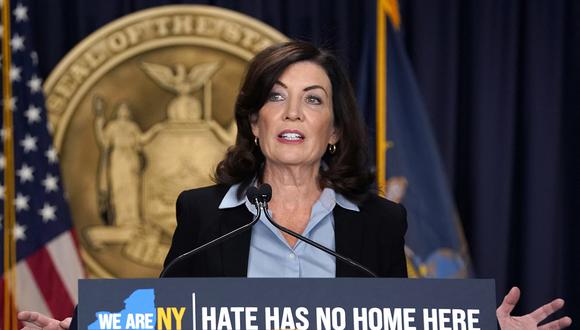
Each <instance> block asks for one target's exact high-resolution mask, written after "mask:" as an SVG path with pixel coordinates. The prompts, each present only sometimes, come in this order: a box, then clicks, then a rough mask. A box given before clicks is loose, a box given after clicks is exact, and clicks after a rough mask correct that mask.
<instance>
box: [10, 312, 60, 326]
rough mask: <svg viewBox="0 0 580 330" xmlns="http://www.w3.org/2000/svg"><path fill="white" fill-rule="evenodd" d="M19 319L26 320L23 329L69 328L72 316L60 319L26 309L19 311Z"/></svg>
mask: <svg viewBox="0 0 580 330" xmlns="http://www.w3.org/2000/svg"><path fill="white" fill-rule="evenodd" d="M18 320H20V321H21V322H24V323H25V324H24V328H22V329H21V330H38V329H42V330H67V329H68V328H69V326H70V321H71V318H70V317H67V318H66V319H64V320H62V321H59V320H55V319H51V318H50V317H48V316H46V315H43V314H40V313H38V312H29V311H24V312H20V313H18Z"/></svg>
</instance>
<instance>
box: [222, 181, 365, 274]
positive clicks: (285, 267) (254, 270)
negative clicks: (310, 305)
mask: <svg viewBox="0 0 580 330" xmlns="http://www.w3.org/2000/svg"><path fill="white" fill-rule="evenodd" d="M238 188H239V185H234V186H232V187H231V188H230V189H229V190H228V192H227V193H226V195H225V196H224V198H223V200H222V201H221V203H220V205H219V208H220V209H225V208H232V207H237V206H240V205H242V204H244V203H245V205H246V207H247V208H248V210H249V211H250V212H251V213H252V214H254V215H255V214H256V208H255V207H254V205H252V204H251V203H250V202H249V201H248V199H247V198H246V197H243V198H241V199H240V198H238V197H237V192H238ZM337 204H338V206H339V207H342V208H345V209H349V210H353V211H357V212H358V211H359V208H358V206H357V205H356V204H354V203H353V202H351V201H349V200H348V199H346V198H345V197H344V196H342V195H341V194H339V193H336V192H335V191H334V190H333V189H330V188H324V190H323V191H322V193H321V194H320V198H319V199H318V201H316V203H314V206H313V207H312V213H311V214H310V220H309V221H308V225H307V226H306V229H305V230H304V233H302V235H303V236H306V237H307V238H309V239H311V240H313V241H315V242H317V243H320V244H322V245H324V246H326V247H328V248H329V249H331V250H335V242H334V216H333V215H332V210H333V209H334V207H335V206H336V205H337ZM270 215H271V213H270ZM274 220H276V219H274ZM335 276H336V260H335V258H334V257H333V256H331V255H329V254H328V253H326V252H324V251H321V250H319V249H317V248H315V247H313V246H310V245H309V244H307V243H305V242H303V241H300V240H298V242H297V243H296V245H295V246H294V247H291V246H290V245H289V244H288V242H287V241H286V239H285V238H284V237H283V236H282V233H281V232H280V231H279V230H278V229H277V228H276V227H274V226H273V225H272V224H271V223H270V222H269V221H268V219H266V217H265V216H264V215H263V214H262V216H261V217H260V221H258V222H257V223H256V224H255V225H254V227H253V228H252V238H251V242H250V255H249V258H248V277H335Z"/></svg>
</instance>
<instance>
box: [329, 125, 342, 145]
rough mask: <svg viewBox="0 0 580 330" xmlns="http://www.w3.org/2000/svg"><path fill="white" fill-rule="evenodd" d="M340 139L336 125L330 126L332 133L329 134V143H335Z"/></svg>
mask: <svg viewBox="0 0 580 330" xmlns="http://www.w3.org/2000/svg"><path fill="white" fill-rule="evenodd" d="M339 139H340V133H339V131H338V129H337V128H336V127H333V128H332V133H331V134H330V139H329V140H328V143H329V144H337V143H338V140H339Z"/></svg>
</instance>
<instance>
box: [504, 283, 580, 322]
mask: <svg viewBox="0 0 580 330" xmlns="http://www.w3.org/2000/svg"><path fill="white" fill-rule="evenodd" d="M518 300H520V289H518V288H517V287H513V288H512V289H511V290H510V292H508V294H507V295H506V296H505V297H504V298H503V302H502V303H501V305H500V306H499V307H498V308H497V310H496V312H495V313H496V315H497V321H498V322H499V327H500V329H502V330H519V329H525V330H528V329H532V330H533V329H539V330H557V329H564V328H567V327H569V326H570V324H572V319H571V318H569V317H567V316H565V317H561V318H559V319H557V320H555V321H552V322H550V323H547V324H544V325H542V326H538V323H540V322H542V321H543V320H545V319H546V318H547V317H548V316H550V315H552V314H553V313H554V312H556V311H558V310H559V309H561V308H562V307H563V306H564V300H562V299H554V300H552V301H551V302H550V303H547V304H545V305H544V306H542V307H540V308H538V309H536V310H535V311H533V312H531V313H529V314H526V315H523V316H511V315H510V313H511V312H512V310H513V309H514V307H515V306H516V304H517V303H518Z"/></svg>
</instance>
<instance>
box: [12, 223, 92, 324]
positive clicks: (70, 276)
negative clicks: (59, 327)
mask: <svg viewBox="0 0 580 330" xmlns="http://www.w3.org/2000/svg"><path fill="white" fill-rule="evenodd" d="M83 277H84V270H83V268H82V263H81V259H80V256H79V253H78V249H77V244H76V243H75V239H74V237H73V235H72V234H71V232H70V231H67V232H64V233H63V234H61V235H60V236H57V237H56V238H55V239H53V240H52V241H50V242H49V243H48V244H46V245H45V246H44V247H43V248H41V249H40V250H38V251H36V252H35V253H34V254H32V255H31V256H29V257H28V258H26V259H25V260H22V261H20V262H19V263H18V264H17V266H16V305H17V308H18V310H32V311H37V312H40V313H43V314H45V315H48V316H50V317H52V318H56V319H59V320H62V319H64V318H65V317H69V316H71V314H72V312H73V309H74V306H75V305H76V303H77V296H78V287H77V282H78V279H80V278H83Z"/></svg>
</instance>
